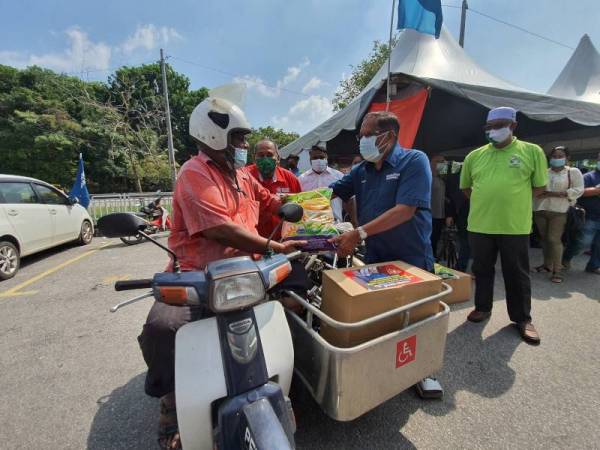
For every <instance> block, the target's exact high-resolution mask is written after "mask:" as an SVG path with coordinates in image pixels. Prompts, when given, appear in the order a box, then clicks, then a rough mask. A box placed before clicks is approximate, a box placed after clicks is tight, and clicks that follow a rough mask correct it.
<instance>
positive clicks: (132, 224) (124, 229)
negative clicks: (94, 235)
mask: <svg viewBox="0 0 600 450" xmlns="http://www.w3.org/2000/svg"><path fill="white" fill-rule="evenodd" d="M146 226H147V223H146V221H145V220H144V219H142V218H141V217H138V216H136V215H135V214H131V213H113V214H108V215H106V216H103V217H100V219H98V226H97V228H98V229H99V230H100V233H102V235H103V236H106V237H126V236H135V235H136V234H137V233H138V231H141V230H144V228H146Z"/></svg>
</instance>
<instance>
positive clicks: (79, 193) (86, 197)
mask: <svg viewBox="0 0 600 450" xmlns="http://www.w3.org/2000/svg"><path fill="white" fill-rule="evenodd" d="M69 197H71V198H76V199H77V200H78V201H79V204H80V205H81V206H83V207H84V208H87V207H88V206H89V205H90V193H89V192H88V189H87V185H86V184H85V171H84V170H83V155H82V154H81V153H80V154H79V167H78V168H77V176H76V177H75V183H73V188H72V189H71V192H69Z"/></svg>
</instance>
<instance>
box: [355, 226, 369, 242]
mask: <svg viewBox="0 0 600 450" xmlns="http://www.w3.org/2000/svg"><path fill="white" fill-rule="evenodd" d="M356 231H358V235H359V236H360V238H361V239H362V240H363V241H364V240H365V239H366V238H367V236H368V234H367V232H366V231H365V229H364V228H363V227H358V228H357V229H356Z"/></svg>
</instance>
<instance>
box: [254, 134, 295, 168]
mask: <svg viewBox="0 0 600 450" xmlns="http://www.w3.org/2000/svg"><path fill="white" fill-rule="evenodd" d="M299 137H300V135H299V134H298V133H294V132H287V131H284V130H282V129H277V128H273V127H263V128H253V129H252V133H250V135H249V136H248V143H249V144H250V149H249V150H248V161H250V162H252V161H254V146H255V145H256V143H257V142H258V141H260V140H261V139H271V140H272V141H274V142H275V143H276V144H277V146H278V147H279V148H282V147H285V146H286V145H288V144H289V143H290V142H293V141H295V140H296V139H298V138H299Z"/></svg>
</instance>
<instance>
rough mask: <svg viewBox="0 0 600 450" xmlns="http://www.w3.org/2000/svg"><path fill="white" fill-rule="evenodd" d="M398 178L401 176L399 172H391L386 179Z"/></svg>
mask: <svg viewBox="0 0 600 450" xmlns="http://www.w3.org/2000/svg"><path fill="white" fill-rule="evenodd" d="M398 178H400V174H399V173H389V174H387V175H386V176H385V181H390V180H397V179H398Z"/></svg>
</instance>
